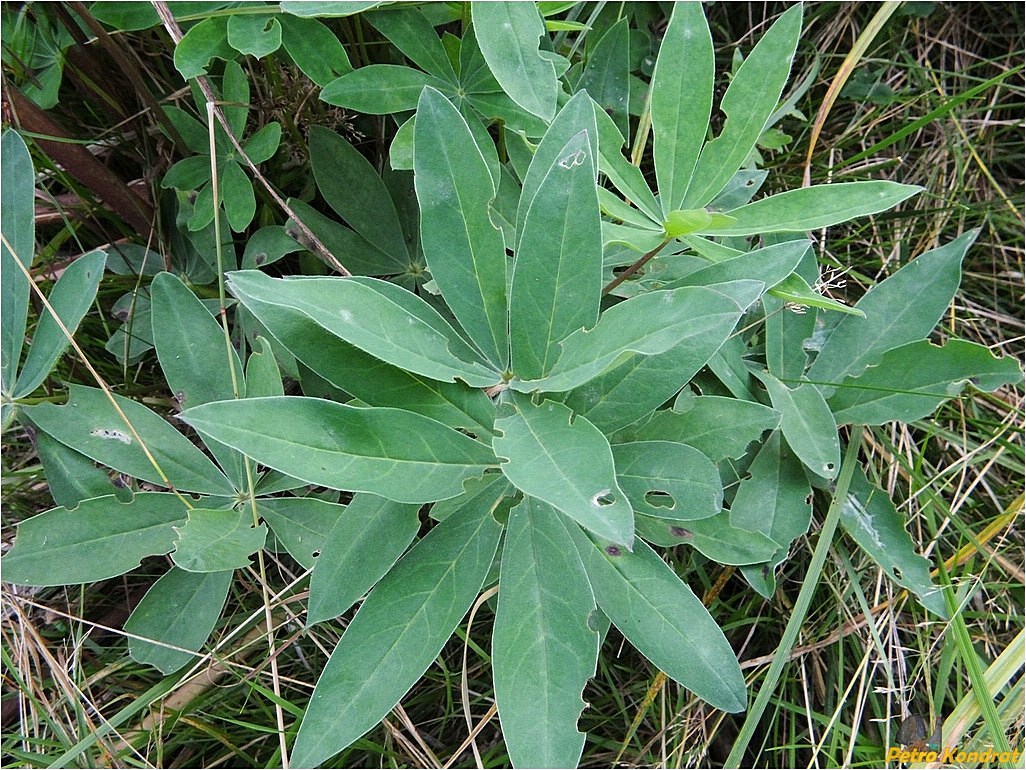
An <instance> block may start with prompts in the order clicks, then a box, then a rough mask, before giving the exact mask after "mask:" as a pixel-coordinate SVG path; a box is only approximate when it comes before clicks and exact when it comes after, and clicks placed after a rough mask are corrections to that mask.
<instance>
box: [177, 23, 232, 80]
mask: <svg viewBox="0 0 1026 770" xmlns="http://www.w3.org/2000/svg"><path fill="white" fill-rule="evenodd" d="M237 55H238V54H237V53H236V51H235V49H234V48H232V47H231V46H230V45H229V44H228V17H226V16H211V17H209V18H206V19H204V20H203V21H201V22H200V23H199V24H197V25H196V26H195V27H192V28H191V29H190V30H189V31H188V32H186V33H185V36H184V37H183V38H182V39H181V41H179V43H178V45H177V46H175V69H177V70H178V72H179V73H180V74H181V76H182V77H183V78H185V79H186V80H188V79H189V78H194V77H196V76H197V75H206V74H207V67H208V66H209V65H210V60H211V59H223V60H225V61H231V60H232V59H234V58H235V57H236V56H237Z"/></svg>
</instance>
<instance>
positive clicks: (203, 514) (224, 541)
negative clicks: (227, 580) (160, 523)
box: [171, 508, 267, 572]
mask: <svg viewBox="0 0 1026 770" xmlns="http://www.w3.org/2000/svg"><path fill="white" fill-rule="evenodd" d="M175 533H176V534H177V538H176V539H175V550H174V552H173V553H172V554H171V558H172V559H173V560H174V562H175V564H177V565H178V566H179V567H181V568H182V569H184V570H188V571H189V572H221V571H224V570H232V569H240V568H242V567H248V566H249V563H250V562H249V557H250V556H252V555H253V554H254V553H256V552H257V551H259V550H260V549H261V548H263V547H264V540H265V539H266V538H267V527H265V526H264V525H263V524H261V525H260V526H258V527H254V526H253V516H252V514H251V513H250V512H249V511H246V510H241V511H236V510H205V509H202V508H193V509H192V510H190V511H189V517H188V519H187V520H186V522H185V523H184V524H181V525H177V526H176V527H175Z"/></svg>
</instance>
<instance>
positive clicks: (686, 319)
mask: <svg viewBox="0 0 1026 770" xmlns="http://www.w3.org/2000/svg"><path fill="white" fill-rule="evenodd" d="M742 284H744V285H742ZM762 288H763V285H762V284H761V283H759V282H758V281H743V282H742V281H737V282H735V284H734V285H733V286H732V289H733V290H734V291H735V292H736V293H737V294H739V295H742V299H741V306H739V304H738V302H735V300H734V299H733V298H731V297H729V296H725V295H724V294H722V293H720V292H719V291H716V290H714V289H710V288H705V287H688V288H681V289H673V290H670V291H653V292H648V293H647V294H640V295H638V296H636V297H632V298H631V299H628V300H626V301H624V302H621V303H620V304H618V305H614V306H613V307H611V308H610V309H609V310H607V311H605V312H604V313H603V314H602V317H601V318H600V319H599V322H598V323H597V324H596V325H595V326H594V328H592V329H587V330H583V331H577V332H574V333H573V334H571V335H570V336H569V337H567V338H566V339H564V340H563V341H562V342H560V343H559V348H560V353H559V357H558V358H557V359H556V362H555V364H554V365H553V366H552V367H551V370H550V372H549V374H548V376H547V377H543V378H542V379H540V380H529V381H526V382H518V381H516V380H514V381H513V382H512V383H511V387H512V388H514V389H516V390H523V391H531V390H542V391H546V392H564V391H567V390H572V389H573V388H576V387H578V386H580V385H583V384H584V383H586V382H588V381H589V380H591V379H593V378H595V377H597V376H598V375H600V374H602V373H603V372H605V371H607V370H608V369H610V368H612V367H614V366H618V365H620V364H623V363H625V362H627V361H629V360H630V359H631V358H633V357H635V356H651V355H656V354H658V353H665V352H666V351H668V350H670V349H672V348H674V347H677V346H678V345H680V344H682V343H683V342H684V341H685V340H689V341H690V340H693V339H696V338H697V339H699V340H701V339H702V338H705V337H708V336H718V335H720V334H722V336H723V337H726V335H727V334H729V333H730V331H732V330H733V328H734V325H735V324H736V323H737V320H738V319H739V318H740V317H741V314H742V313H743V312H744V308H745V307H747V306H748V305H750V304H752V303H753V302H755V301H756V300H757V299H758V298H759V295H760V294H761V293H762ZM746 293H747V296H744V295H745V294H746ZM721 341H722V337H721Z"/></svg>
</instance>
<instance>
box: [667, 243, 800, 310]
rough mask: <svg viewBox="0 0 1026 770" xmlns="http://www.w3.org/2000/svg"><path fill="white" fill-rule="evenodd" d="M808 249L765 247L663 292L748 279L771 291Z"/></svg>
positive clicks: (699, 272) (691, 276) (796, 245)
mask: <svg viewBox="0 0 1026 770" xmlns="http://www.w3.org/2000/svg"><path fill="white" fill-rule="evenodd" d="M811 247H812V241H807V240H805V239H801V240H797V241H785V242H784V243H775V244H773V245H772V246H764V247H763V248H761V249H755V250H754V251H749V252H747V253H745V254H742V255H741V256H739V257H733V258H731V259H725V260H723V261H722V262H717V263H715V264H712V265H709V266H708V267H703V268H700V269H698V270H696V271H695V272H693V273H688V275H686V276H685V277H684V278H682V279H680V280H679V281H674V282H673V283H671V284H668V285H667V286H666V287H665V288H675V287H676V286H677V285H681V286H710V285H712V284H717V283H724V282H726V281H737V280H741V279H745V278H747V279H750V280H756V281H762V282H763V283H764V284H765V285H766V288H767V289H770V288H772V287H774V286H776V285H777V284H779V283H780V282H781V281H782V280H784V279H785V278H787V277H788V276H789V275H790V274H791V273H792V272H794V270H795V269H796V268H797V267H798V263H799V262H801V260H802V257H803V256H804V255H805V254H806V253H808V251H809V249H810V248H811ZM817 296H818V295H817Z"/></svg>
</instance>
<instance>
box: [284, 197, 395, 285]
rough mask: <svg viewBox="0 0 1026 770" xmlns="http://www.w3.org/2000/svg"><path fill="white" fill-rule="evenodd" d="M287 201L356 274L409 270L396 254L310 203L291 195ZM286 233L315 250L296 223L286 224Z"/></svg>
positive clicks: (381, 273)
mask: <svg viewBox="0 0 1026 770" xmlns="http://www.w3.org/2000/svg"><path fill="white" fill-rule="evenodd" d="M288 203H289V208H291V209H292V213H293V214H295V215H296V216H297V217H298V218H299V219H300V220H301V221H302V222H303V224H305V225H306V226H307V227H309V228H310V230H311V231H312V232H313V234H314V235H316V236H317V238H318V239H319V240H320V241H321V243H323V244H324V246H325V248H326V249H327V250H328V251H330V252H331V253H332V254H334V255H335V256H336V257H338V259H339V260H340V261H341V262H342V263H343V264H344V265H345V266H346V268H347V269H348V270H350V271H352V272H353V273H354V274H355V275H395V274H396V273H401V272H403V271H404V270H405V269H406V267H407V265H406V264H405V263H403V264H400V263H399V262H398V261H397V260H396V259H395V257H393V256H392V255H390V254H387V253H385V252H384V251H382V250H381V249H380V248H378V247H377V246H376V245H374V244H373V243H371V242H370V241H368V240H367V239H366V238H364V237H363V236H361V235H359V234H358V233H356V231H354V230H350V229H349V228H348V227H346V226H345V225H342V224H340V223H339V222H336V221H335V220H334V219H329V218H328V217H326V216H324V215H323V214H321V213H320V212H319V211H317V210H316V209H314V208H312V207H311V206H310V205H308V204H306V203H303V202H302V201H300V200H295V199H293V198H290V199H289V201H288ZM285 232H286V233H288V234H289V235H290V236H291V237H293V238H295V239H296V240H298V241H299V242H300V243H301V244H303V245H304V247H305V248H307V249H308V250H311V251H312V250H313V245H312V244H308V243H307V241H306V239H305V236H304V235H303V234H302V233H301V232H300V231H299V228H298V227H296V225H295V223H294V222H289V223H288V224H287V225H286V227H285Z"/></svg>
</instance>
